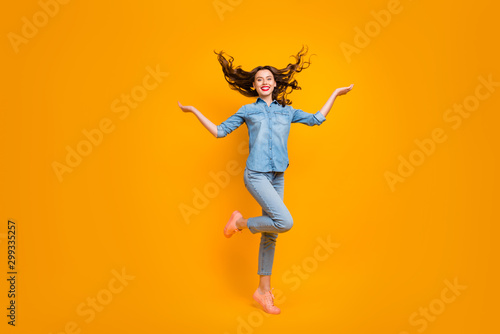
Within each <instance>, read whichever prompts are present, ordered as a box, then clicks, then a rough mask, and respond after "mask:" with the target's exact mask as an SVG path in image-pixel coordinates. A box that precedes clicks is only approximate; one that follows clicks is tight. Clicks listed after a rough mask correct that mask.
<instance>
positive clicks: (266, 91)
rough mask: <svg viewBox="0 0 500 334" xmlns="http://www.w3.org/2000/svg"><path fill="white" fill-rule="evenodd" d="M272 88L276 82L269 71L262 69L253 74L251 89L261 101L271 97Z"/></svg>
mask: <svg viewBox="0 0 500 334" xmlns="http://www.w3.org/2000/svg"><path fill="white" fill-rule="evenodd" d="M274 87H276V81H275V80H274V75H273V73H272V72H271V71H269V70H267V69H263V70H260V71H258V72H257V73H255V79H254V81H253V88H254V89H255V90H256V91H257V93H258V94H259V97H260V98H261V99H264V98H265V97H267V96H271V97H272V94H273V90H274Z"/></svg>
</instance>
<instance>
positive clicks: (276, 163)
mask: <svg viewBox="0 0 500 334" xmlns="http://www.w3.org/2000/svg"><path fill="white" fill-rule="evenodd" d="M325 120H326V118H325V116H323V114H322V113H321V112H319V111H318V112H317V113H315V114H311V113H307V112H305V111H302V110H300V109H294V108H293V107H292V106H285V107H283V106H282V105H280V104H279V103H278V101H276V100H274V101H273V102H272V103H271V105H269V106H268V105H267V103H266V102H265V101H264V100H262V99H261V98H260V97H259V98H257V101H255V102H254V103H251V104H246V105H244V106H242V107H241V108H240V109H239V110H238V111H237V112H236V113H235V114H233V115H231V116H230V117H229V118H228V119H226V120H225V121H224V122H222V123H221V124H220V125H217V138H222V137H225V136H227V135H228V134H230V133H231V132H233V131H234V130H235V129H237V128H238V127H239V126H240V125H242V124H243V123H246V125H247V127H248V136H249V142H248V146H249V154H248V158H247V161H246V167H247V168H249V169H251V170H253V171H257V172H284V171H285V170H286V169H287V167H288V165H289V160H288V148H287V142H288V135H289V133H290V124H291V123H302V124H306V125H309V126H313V125H320V124H322V123H323V122H324V121H325Z"/></svg>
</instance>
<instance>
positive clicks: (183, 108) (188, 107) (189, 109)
mask: <svg viewBox="0 0 500 334" xmlns="http://www.w3.org/2000/svg"><path fill="white" fill-rule="evenodd" d="M177 104H178V105H179V108H181V109H182V111H184V112H194V111H195V110H196V109H195V108H194V107H193V106H183V105H182V104H181V103H180V102H179V101H177Z"/></svg>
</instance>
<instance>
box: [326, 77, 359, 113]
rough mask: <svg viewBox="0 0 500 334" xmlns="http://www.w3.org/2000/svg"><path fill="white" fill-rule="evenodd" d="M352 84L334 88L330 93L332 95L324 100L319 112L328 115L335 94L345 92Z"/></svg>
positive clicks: (338, 94) (335, 96)
mask: <svg viewBox="0 0 500 334" xmlns="http://www.w3.org/2000/svg"><path fill="white" fill-rule="evenodd" d="M353 86H354V84H352V85H350V86H349V87H342V88H337V89H335V91H334V92H333V93H332V96H330V98H329V99H328V101H326V103H325V105H324V106H323V108H321V110H320V111H319V112H320V113H321V114H322V115H323V116H325V117H326V115H328V112H330V109H332V106H333V102H335V99H336V98H337V96H340V95H344V94H347V93H348V92H349V91H350V90H351V89H352V87H353Z"/></svg>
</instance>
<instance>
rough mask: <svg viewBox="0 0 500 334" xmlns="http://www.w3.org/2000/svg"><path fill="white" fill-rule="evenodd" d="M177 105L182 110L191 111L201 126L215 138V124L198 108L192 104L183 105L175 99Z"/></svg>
mask: <svg viewBox="0 0 500 334" xmlns="http://www.w3.org/2000/svg"><path fill="white" fill-rule="evenodd" d="M177 103H178V104H179V107H180V108H181V109H182V111H184V112H192V113H193V114H194V115H195V116H196V117H197V118H198V120H199V121H200V122H201V124H203V126H204V127H205V128H206V129H207V130H208V131H209V132H210V133H211V134H212V135H214V136H215V137H216V138H217V125H215V124H214V123H212V122H211V121H210V120H209V119H208V118H206V117H205V116H204V115H203V114H202V113H201V112H200V111H199V110H198V109H196V108H195V107H193V106H183V105H182V104H181V103H180V102H179V101H177Z"/></svg>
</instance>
